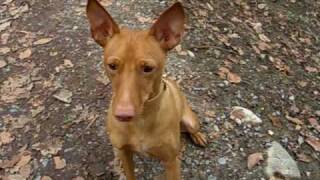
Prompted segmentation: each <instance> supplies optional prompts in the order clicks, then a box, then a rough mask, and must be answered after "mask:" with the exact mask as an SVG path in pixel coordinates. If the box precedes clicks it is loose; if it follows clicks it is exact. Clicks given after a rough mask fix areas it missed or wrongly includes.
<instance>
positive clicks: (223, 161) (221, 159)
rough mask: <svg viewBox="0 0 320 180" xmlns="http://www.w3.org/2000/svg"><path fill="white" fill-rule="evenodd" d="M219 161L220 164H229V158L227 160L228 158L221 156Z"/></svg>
mask: <svg viewBox="0 0 320 180" xmlns="http://www.w3.org/2000/svg"><path fill="white" fill-rule="evenodd" d="M218 163H219V164H220V165H225V164H227V160H226V158H224V157H222V158H219V159H218Z"/></svg>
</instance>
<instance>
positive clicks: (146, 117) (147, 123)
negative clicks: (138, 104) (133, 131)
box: [136, 78, 166, 131]
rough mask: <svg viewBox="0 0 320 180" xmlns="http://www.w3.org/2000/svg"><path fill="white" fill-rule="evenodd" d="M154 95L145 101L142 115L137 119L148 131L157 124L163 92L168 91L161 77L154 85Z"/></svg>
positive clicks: (139, 124)
mask: <svg viewBox="0 0 320 180" xmlns="http://www.w3.org/2000/svg"><path fill="white" fill-rule="evenodd" d="M154 88H155V89H154V92H153V93H152V96H150V98H149V99H148V100H147V101H146V102H145V103H144V106H143V111H142V113H141V116H140V117H139V118H137V119H136V121H137V122H138V123H137V125H138V126H139V127H140V128H143V129H145V130H146V131H149V130H152V129H153V127H155V126H156V124H157V118H156V117H157V113H158V112H159V109H160V105H161V100H162V97H163V94H164V93H165V91H166V83H165V82H164V81H163V80H162V78H160V80H159V83H157V84H156V85H155V86H154Z"/></svg>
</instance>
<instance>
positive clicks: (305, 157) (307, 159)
mask: <svg viewBox="0 0 320 180" xmlns="http://www.w3.org/2000/svg"><path fill="white" fill-rule="evenodd" d="M297 157H298V160H299V161H303V162H307V163H309V162H311V161H312V158H311V157H310V156H308V155H306V154H304V153H301V154H297Z"/></svg>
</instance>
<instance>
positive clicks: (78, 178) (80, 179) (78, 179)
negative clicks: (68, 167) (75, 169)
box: [72, 176, 85, 180]
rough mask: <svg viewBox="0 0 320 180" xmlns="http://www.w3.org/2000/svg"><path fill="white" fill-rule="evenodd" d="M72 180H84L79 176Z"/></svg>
mask: <svg viewBox="0 0 320 180" xmlns="http://www.w3.org/2000/svg"><path fill="white" fill-rule="evenodd" d="M72 180H85V179H84V178H83V177H81V176H77V177H74V178H72Z"/></svg>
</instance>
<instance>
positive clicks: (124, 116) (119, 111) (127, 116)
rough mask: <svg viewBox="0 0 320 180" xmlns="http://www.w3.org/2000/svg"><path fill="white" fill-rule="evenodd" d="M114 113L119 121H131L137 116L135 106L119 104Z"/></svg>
mask: <svg viewBox="0 0 320 180" xmlns="http://www.w3.org/2000/svg"><path fill="white" fill-rule="evenodd" d="M114 115H115V117H116V118H117V119H118V120H119V121H130V120H132V118H133V117H134V116H135V112H134V107H133V106H118V107H117V108H116V109H115V114H114Z"/></svg>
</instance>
